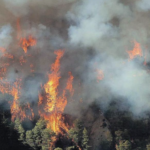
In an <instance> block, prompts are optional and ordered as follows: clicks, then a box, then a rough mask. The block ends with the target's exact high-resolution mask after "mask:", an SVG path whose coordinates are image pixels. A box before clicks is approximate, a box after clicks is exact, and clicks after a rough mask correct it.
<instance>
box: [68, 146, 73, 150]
mask: <svg viewBox="0 0 150 150" xmlns="http://www.w3.org/2000/svg"><path fill="white" fill-rule="evenodd" d="M74 149H75V146H69V147H67V148H66V150H74Z"/></svg>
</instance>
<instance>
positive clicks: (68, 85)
mask: <svg viewBox="0 0 150 150" xmlns="http://www.w3.org/2000/svg"><path fill="white" fill-rule="evenodd" d="M68 74H69V79H68V81H67V86H66V90H69V91H70V93H71V95H73V94H74V89H73V87H72V82H73V79H74V77H73V75H72V73H71V72H69V73H68Z"/></svg>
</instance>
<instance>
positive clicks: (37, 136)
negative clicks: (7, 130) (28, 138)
mask: <svg viewBox="0 0 150 150" xmlns="http://www.w3.org/2000/svg"><path fill="white" fill-rule="evenodd" d="M45 128H46V122H45V120H43V119H40V120H38V122H37V123H36V125H35V127H34V129H32V132H33V137H34V140H35V145H36V146H37V147H38V146H41V143H42V136H41V134H42V131H43V130H44V129H45Z"/></svg>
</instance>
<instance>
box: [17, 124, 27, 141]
mask: <svg viewBox="0 0 150 150" xmlns="http://www.w3.org/2000/svg"><path fill="white" fill-rule="evenodd" d="M18 133H19V134H20V136H19V140H20V141H22V142H23V143H25V130H24V128H23V127H22V125H21V124H20V125H19V127H18Z"/></svg>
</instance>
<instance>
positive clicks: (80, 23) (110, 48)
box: [67, 0, 150, 114]
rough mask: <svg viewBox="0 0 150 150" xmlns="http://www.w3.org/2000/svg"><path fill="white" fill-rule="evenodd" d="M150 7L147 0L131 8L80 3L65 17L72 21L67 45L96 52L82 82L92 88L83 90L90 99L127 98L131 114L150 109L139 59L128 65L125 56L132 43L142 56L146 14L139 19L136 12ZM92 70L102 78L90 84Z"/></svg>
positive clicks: (114, 2)
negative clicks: (101, 75) (140, 47)
mask: <svg viewBox="0 0 150 150" xmlns="http://www.w3.org/2000/svg"><path fill="white" fill-rule="evenodd" d="M149 4H150V3H149V1H146V0H143V1H138V2H136V3H134V5H133V6H132V7H134V8H132V9H131V7H130V5H124V4H123V3H121V2H120V1H119V0H94V1H85V0H82V1H81V2H79V3H77V4H76V5H74V7H73V8H72V10H71V11H70V12H69V13H68V14H67V18H68V20H69V21H70V22H73V24H72V25H71V26H70V28H69V30H68V34H69V41H70V43H71V44H74V45H76V46H77V47H78V46H80V47H84V49H87V50H88V49H89V48H91V49H92V50H93V51H94V52H96V56H95V57H93V58H92V60H91V61H90V63H88V66H90V69H89V72H88V73H87V74H88V75H87V77H88V79H87V78H86V80H85V81H84V82H85V84H86V85H90V86H91V88H90V87H86V89H87V93H89V91H90V94H89V97H90V98H91V99H92V100H93V99H101V97H107V98H108V100H107V101H108V102H109V101H110V100H111V96H112V95H115V96H122V97H124V98H126V99H127V102H128V103H129V104H130V106H131V110H132V112H133V113H135V114H140V113H141V112H144V111H146V110H149V105H150V104H149V96H150V90H149V88H148V87H149V81H150V75H149V73H148V72H147V71H146V67H141V64H142V63H143V61H140V60H141V58H138V59H139V60H138V61H131V62H129V56H128V53H127V50H132V49H133V46H134V44H133V42H132V41H133V40H136V41H138V42H140V43H141V46H142V50H143V53H145V49H146V48H145V47H146V46H147V45H148V42H149V35H150V32H149V27H148V24H150V20H148V16H147V15H145V16H143V17H141V16H142V13H140V12H139V13H137V11H139V9H141V10H144V11H146V10H148V9H149ZM137 6H138V7H137ZM113 19H114V20H115V21H114V22H113ZM148 53H149V52H148ZM139 61H140V62H139ZM147 61H149V56H147ZM124 63H125V64H124ZM95 64H97V65H96V67H95ZM93 68H97V69H99V70H103V72H104V76H105V77H104V79H103V80H102V81H100V82H99V83H95V82H93V81H94V78H95V79H96V76H97V75H98V74H96V73H95V72H93V71H94V69H93ZM92 83H93V84H92ZM85 92H86V90H85ZM85 95H86V94H85ZM87 95H88V94H87ZM108 95H110V96H108Z"/></svg>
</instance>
